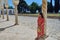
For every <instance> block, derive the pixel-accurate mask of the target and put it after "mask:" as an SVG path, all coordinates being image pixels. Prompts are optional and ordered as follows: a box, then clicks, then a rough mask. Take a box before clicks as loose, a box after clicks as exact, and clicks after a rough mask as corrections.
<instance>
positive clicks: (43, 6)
mask: <svg viewBox="0 0 60 40" xmlns="http://www.w3.org/2000/svg"><path fill="white" fill-rule="evenodd" d="M42 13H43V15H44V19H45V25H44V32H45V35H46V28H47V0H42Z"/></svg>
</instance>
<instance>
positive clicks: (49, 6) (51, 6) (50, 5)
mask: <svg viewBox="0 0 60 40" xmlns="http://www.w3.org/2000/svg"><path fill="white" fill-rule="evenodd" d="M47 4H48V5H47V12H50V13H52V12H53V5H52V0H51V2H47Z"/></svg>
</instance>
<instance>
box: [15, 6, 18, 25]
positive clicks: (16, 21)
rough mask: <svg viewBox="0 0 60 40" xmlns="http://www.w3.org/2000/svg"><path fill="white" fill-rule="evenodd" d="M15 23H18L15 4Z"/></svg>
mask: <svg viewBox="0 0 60 40" xmlns="http://www.w3.org/2000/svg"><path fill="white" fill-rule="evenodd" d="M15 25H18V12H17V6H15Z"/></svg>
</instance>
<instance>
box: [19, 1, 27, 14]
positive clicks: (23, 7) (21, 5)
mask: <svg viewBox="0 0 60 40" xmlns="http://www.w3.org/2000/svg"><path fill="white" fill-rule="evenodd" d="M27 8H28V4H27V3H26V2H25V1H24V0H20V1H19V4H18V12H19V13H20V12H24V13H25V12H26V10H27Z"/></svg>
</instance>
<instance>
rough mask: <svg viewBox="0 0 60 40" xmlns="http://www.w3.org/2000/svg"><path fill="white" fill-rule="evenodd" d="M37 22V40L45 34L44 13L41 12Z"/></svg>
mask: <svg viewBox="0 0 60 40" xmlns="http://www.w3.org/2000/svg"><path fill="white" fill-rule="evenodd" d="M37 23H38V27H37V38H36V39H35V40H39V38H41V37H43V36H44V16H43V14H42V13H39V16H38V20H37Z"/></svg>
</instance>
